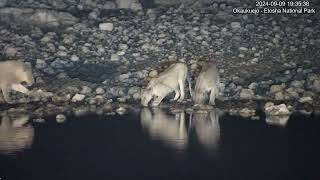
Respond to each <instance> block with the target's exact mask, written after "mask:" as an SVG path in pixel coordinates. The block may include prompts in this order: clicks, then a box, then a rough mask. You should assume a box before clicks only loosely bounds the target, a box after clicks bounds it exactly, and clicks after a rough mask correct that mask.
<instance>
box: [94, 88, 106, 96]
mask: <svg viewBox="0 0 320 180" xmlns="http://www.w3.org/2000/svg"><path fill="white" fill-rule="evenodd" d="M104 93H105V91H104V89H103V88H101V87H98V88H97V89H96V94H104Z"/></svg>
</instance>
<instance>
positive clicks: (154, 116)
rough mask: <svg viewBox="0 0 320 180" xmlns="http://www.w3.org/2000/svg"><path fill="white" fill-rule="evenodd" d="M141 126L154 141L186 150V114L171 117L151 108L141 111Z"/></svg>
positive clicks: (160, 110)
mask: <svg viewBox="0 0 320 180" xmlns="http://www.w3.org/2000/svg"><path fill="white" fill-rule="evenodd" d="M140 116H141V124H142V127H143V128H144V129H145V130H146V131H147V132H148V134H149V136H150V137H151V139H153V140H159V141H162V142H163V143H164V144H166V145H168V146H170V147H174V148H175V149H180V150H183V149H185V148H186V146H187V143H188V139H187V137H188V136H187V129H186V127H185V113H184V112H181V113H176V114H175V115H169V114H167V113H165V112H164V111H163V110H162V109H159V108H154V109H153V112H151V110H150V109H149V108H143V109H142V110H141V114H140Z"/></svg>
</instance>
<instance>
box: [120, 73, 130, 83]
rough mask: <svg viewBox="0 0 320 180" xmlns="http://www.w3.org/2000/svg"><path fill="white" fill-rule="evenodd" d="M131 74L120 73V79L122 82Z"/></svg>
mask: <svg viewBox="0 0 320 180" xmlns="http://www.w3.org/2000/svg"><path fill="white" fill-rule="evenodd" d="M129 77H130V75H129V74H128V73H127V74H120V76H119V80H120V81H121V82H122V81H124V80H126V79H129Z"/></svg>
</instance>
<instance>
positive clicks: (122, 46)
mask: <svg viewBox="0 0 320 180" xmlns="http://www.w3.org/2000/svg"><path fill="white" fill-rule="evenodd" d="M128 48H129V47H128V45H126V44H120V45H119V49H121V50H127V49H128Z"/></svg>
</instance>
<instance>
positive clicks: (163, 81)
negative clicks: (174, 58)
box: [141, 63, 191, 106]
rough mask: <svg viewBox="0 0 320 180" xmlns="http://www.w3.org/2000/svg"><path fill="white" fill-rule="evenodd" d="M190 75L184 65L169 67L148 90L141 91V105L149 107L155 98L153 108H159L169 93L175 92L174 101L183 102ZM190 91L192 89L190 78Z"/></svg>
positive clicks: (152, 81) (154, 80) (149, 85)
mask: <svg viewBox="0 0 320 180" xmlns="http://www.w3.org/2000/svg"><path fill="white" fill-rule="evenodd" d="M187 75H188V67H187V65H186V64H184V63H175V64H172V65H171V66H169V67H168V68H167V69H166V70H165V71H164V72H162V73H160V74H159V75H158V77H155V78H152V79H151V80H150V82H149V84H148V86H147V88H146V89H142V90H141V104H142V105H143V106H148V104H149V102H150V101H151V100H152V99H153V98H154V100H153V103H152V106H158V105H159V104H160V103H161V101H162V99H163V98H164V97H166V96H167V95H168V94H169V93H171V92H173V91H174V92H175V96H174V98H173V100H174V101H176V100H178V99H179V100H178V101H183V99H184V96H185V93H184V87H185V81H186V79H187ZM188 83H189V89H191V85H190V81H189V78H188Z"/></svg>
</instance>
